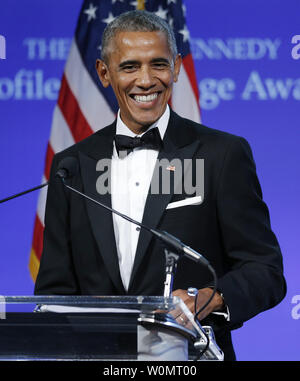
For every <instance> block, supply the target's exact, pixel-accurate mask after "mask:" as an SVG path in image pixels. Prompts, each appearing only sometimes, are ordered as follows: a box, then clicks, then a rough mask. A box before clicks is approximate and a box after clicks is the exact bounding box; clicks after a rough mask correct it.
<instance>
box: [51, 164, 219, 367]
mask: <svg viewBox="0 0 300 381" xmlns="http://www.w3.org/2000/svg"><path fill="white" fill-rule="evenodd" d="M56 175H57V177H59V178H60V179H61V181H62V183H63V185H64V186H65V187H66V188H68V189H70V190H71V191H72V192H74V193H77V194H78V195H80V196H82V197H84V198H86V199H88V200H90V201H92V202H93V203H95V204H97V205H99V206H101V207H103V208H105V209H106V210H109V211H110V212H113V213H115V214H117V215H118V216H120V217H122V218H124V219H125V220H127V221H129V222H132V223H134V224H135V225H138V226H140V227H142V228H144V229H146V230H147V231H149V232H151V233H152V234H153V235H154V236H156V237H157V238H159V239H160V240H162V241H163V242H164V245H165V249H164V252H165V257H166V270H165V282H164V297H165V298H170V297H172V290H173V279H174V275H175V272H176V269H177V263H178V260H179V258H180V255H182V253H184V254H185V255H186V256H188V257H189V258H190V259H192V260H194V261H196V262H197V263H202V265H205V266H207V267H208V269H209V270H210V271H211V272H212V273H213V276H214V281H215V285H214V292H213V294H212V295H211V297H210V298H209V299H208V300H207V302H206V303H205V305H204V306H202V307H201V308H200V309H199V311H198V312H197V313H196V314H195V318H194V323H195V324H194V328H195V329H196V330H197V332H198V334H199V340H198V341H196V342H195V343H194V347H195V348H196V349H197V350H198V351H199V353H198V355H197V360H200V359H202V357H203V356H205V357H206V358H207V359H209V360H223V358H224V356H223V353H222V351H221V350H220V348H219V347H218V345H217V344H216V342H215V339H214V336H213V332H212V329H211V327H202V326H201V324H200V323H199V321H198V319H197V316H198V314H199V313H200V312H201V311H202V310H203V309H204V308H205V307H206V306H207V305H208V304H209V303H210V301H211V300H212V298H213V295H214V294H215V292H216V288H217V277H216V273H215V270H214V269H213V267H212V266H211V265H210V263H209V262H208V261H207V260H206V259H205V258H204V257H203V256H202V255H201V254H199V253H197V252H196V251H195V250H193V249H191V248H190V247H188V246H186V245H184V244H183V243H182V242H181V241H180V240H179V239H178V238H176V237H174V236H172V235H171V234H169V233H167V232H164V231H158V230H155V229H151V228H149V227H148V226H146V225H144V224H142V223H141V222H138V221H136V220H134V219H132V218H130V217H128V216H127V215H125V214H123V213H121V212H119V211H117V210H115V209H113V208H110V207H109V206H107V205H105V204H102V203H101V202H99V201H97V200H95V199H93V198H91V197H89V196H88V195H86V194H84V193H82V192H80V191H79V190H77V189H75V188H73V187H71V186H70V185H68V184H67V183H66V181H65V180H66V178H67V177H68V176H67V175H68V174H67V171H66V170H65V169H63V170H62V171H61V172H59V171H58V172H57V174H56ZM169 248H174V249H175V252H174V251H172V250H170V249H169ZM176 251H177V253H176Z"/></svg>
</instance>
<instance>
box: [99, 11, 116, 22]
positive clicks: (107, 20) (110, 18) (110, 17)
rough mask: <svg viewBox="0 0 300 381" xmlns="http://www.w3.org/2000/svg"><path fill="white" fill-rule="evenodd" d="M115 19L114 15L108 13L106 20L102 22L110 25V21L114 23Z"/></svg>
mask: <svg viewBox="0 0 300 381" xmlns="http://www.w3.org/2000/svg"><path fill="white" fill-rule="evenodd" d="M114 19H115V17H114V15H113V14H112V13H111V12H109V14H108V17H107V19H103V20H102V22H105V23H106V24H110V23H111V22H112V21H114Z"/></svg>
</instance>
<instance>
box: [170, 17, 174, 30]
mask: <svg viewBox="0 0 300 381" xmlns="http://www.w3.org/2000/svg"><path fill="white" fill-rule="evenodd" d="M169 25H170V27H171V28H172V29H173V26H174V19H172V17H170V18H169Z"/></svg>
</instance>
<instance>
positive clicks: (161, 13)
mask: <svg viewBox="0 0 300 381" xmlns="http://www.w3.org/2000/svg"><path fill="white" fill-rule="evenodd" d="M154 13H155V14H156V15H157V16H159V17H161V18H162V19H164V20H167V13H168V10H167V9H163V8H162V6H161V5H160V6H159V7H158V10H157V11H156V12H154Z"/></svg>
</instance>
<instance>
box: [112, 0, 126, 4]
mask: <svg viewBox="0 0 300 381" xmlns="http://www.w3.org/2000/svg"><path fill="white" fill-rule="evenodd" d="M117 1H120V2H121V3H123V2H124V0H112V4H114V3H116V2H117Z"/></svg>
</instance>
